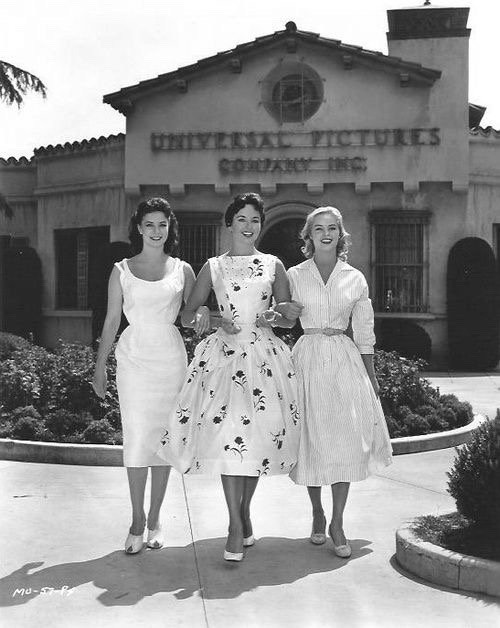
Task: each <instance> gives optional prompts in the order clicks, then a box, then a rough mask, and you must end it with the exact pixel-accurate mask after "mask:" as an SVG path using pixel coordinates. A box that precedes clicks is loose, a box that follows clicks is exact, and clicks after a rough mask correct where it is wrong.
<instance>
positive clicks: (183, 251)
mask: <svg viewBox="0 0 500 628" xmlns="http://www.w3.org/2000/svg"><path fill="white" fill-rule="evenodd" d="M218 234H219V227H218V226H217V225H196V224H182V223H181V224H180V225H179V238H180V243H179V255H180V257H181V259H183V260H185V261H186V262H188V263H189V264H191V266H192V267H193V270H194V272H195V273H196V274H198V273H199V272H200V270H201V268H202V267H203V265H204V264H205V262H206V261H207V260H208V258H209V257H214V255H217V250H218Z"/></svg>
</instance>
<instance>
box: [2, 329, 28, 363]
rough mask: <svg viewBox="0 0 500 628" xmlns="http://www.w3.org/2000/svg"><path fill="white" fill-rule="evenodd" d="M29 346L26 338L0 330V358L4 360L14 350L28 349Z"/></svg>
mask: <svg viewBox="0 0 500 628" xmlns="http://www.w3.org/2000/svg"><path fill="white" fill-rule="evenodd" d="M30 346H31V343H30V342H29V341H28V340H26V338H22V337H21V336H16V335H14V334H9V333H7V332H5V331H0V360H6V359H7V358H10V356H11V355H12V354H13V353H14V351H17V350H18V349H28V348H29V347H30Z"/></svg>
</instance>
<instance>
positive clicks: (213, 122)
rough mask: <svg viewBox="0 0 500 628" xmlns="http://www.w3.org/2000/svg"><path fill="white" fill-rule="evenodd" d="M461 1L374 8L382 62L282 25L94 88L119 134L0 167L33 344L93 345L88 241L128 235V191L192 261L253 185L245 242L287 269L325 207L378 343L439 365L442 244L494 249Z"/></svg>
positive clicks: (495, 219) (92, 249) (498, 234)
mask: <svg viewBox="0 0 500 628" xmlns="http://www.w3.org/2000/svg"><path fill="white" fill-rule="evenodd" d="M468 11H469V10H468V9H466V8H435V7H432V6H429V5H424V6H422V7H416V8H412V9H396V10H390V11H388V22H389V31H388V33H387V38H388V54H382V53H380V52H374V51H371V50H365V49H363V48H360V47H359V46H350V45H347V44H344V43H342V42H340V41H338V40H335V39H328V38H326V37H323V36H320V35H317V34H315V33H310V32H305V31H301V30H300V29H298V28H297V26H296V25H295V24H294V23H293V22H289V23H287V24H286V27H285V28H284V30H282V31H278V32H276V33H273V34H270V35H266V36H263V37H259V38H258V39H256V40H255V41H252V42H249V43H244V44H241V45H239V46H237V47H236V48H234V49H233V50H229V51H226V52H223V53H219V54H217V55H215V56H213V57H208V58H206V59H204V60H202V61H199V62H197V63H195V64H193V65H191V66H187V67H183V68H180V69H178V70H176V71H173V72H169V73H167V74H164V75H160V76H158V77H157V78H153V79H150V80H145V81H142V82H141V83H139V84H137V85H133V86H130V87H125V88H123V89H121V90H120V91H118V92H116V93H113V94H108V95H106V96H105V97H104V102H106V103H108V104H109V105H111V106H112V107H114V108H115V109H117V110H118V111H120V112H121V113H122V114H123V115H124V116H126V133H125V134H124V135H117V136H110V137H108V138H99V139H92V140H89V141H83V142H75V143H74V144H65V145H64V146H62V145H57V146H48V147H44V148H39V149H37V150H36V151H35V153H34V156H33V157H32V158H31V159H29V160H28V159H24V158H23V159H20V160H14V159H7V160H5V159H3V160H0V186H1V191H2V193H3V194H4V196H5V197H6V198H7V200H8V202H9V204H10V205H11V207H12V208H13V209H14V216H13V217H12V218H11V219H8V218H6V217H5V216H1V217H0V235H1V234H4V236H9V237H13V238H14V239H15V238H23V239H25V240H24V241H29V243H30V244H31V246H33V247H34V248H35V249H36V250H37V252H38V254H39V256H40V258H41V261H42V268H43V276H44V297H43V305H44V318H43V330H42V341H43V342H44V343H45V344H47V345H49V346H51V345H54V344H55V342H56V341H57V339H58V338H63V339H67V340H80V341H83V342H90V341H91V340H92V337H93V335H95V333H96V330H95V325H94V329H93V327H92V320H93V317H92V312H94V313H95V311H96V310H98V309H99V308H101V309H102V306H103V303H104V302H105V290H106V281H107V277H106V276H105V274H104V273H103V268H104V265H103V251H104V250H105V249H106V247H107V246H108V247H109V245H110V243H115V242H124V241H126V240H127V224H128V220H129V217H130V214H131V213H132V211H133V209H134V208H135V206H136V204H137V202H138V201H139V200H140V199H142V198H145V197H149V196H153V195H154V196H158V195H161V196H165V197H166V198H167V199H168V200H169V202H170V203H171V205H172V207H173V209H174V211H175V212H176V215H177V216H178V219H179V222H180V226H181V252H180V254H181V256H182V257H183V258H185V259H187V260H188V261H190V262H191V263H192V265H193V267H194V268H195V270H198V269H199V268H200V267H201V265H202V264H203V263H204V261H205V260H206V259H207V258H208V257H210V256H212V255H215V254H218V253H220V252H222V251H224V250H225V248H226V247H227V242H228V239H227V234H226V231H225V228H224V227H223V220H222V217H223V212H224V208H225V207H226V206H227V204H228V203H229V201H230V199H231V197H232V196H233V195H234V194H237V193H239V192H243V191H255V192H259V193H260V194H262V196H263V198H264V200H265V203H266V222H265V225H264V228H263V231H262V235H261V239H260V243H259V248H261V249H262V250H264V251H269V252H274V253H275V254H277V255H278V256H279V257H281V259H282V260H283V261H284V263H285V265H287V266H289V265H291V264H294V263H298V262H300V261H302V257H301V254H300V243H299V240H298V231H299V229H300V227H301V225H302V224H303V221H304V217H305V215H306V214H307V213H308V212H309V211H310V210H311V209H312V208H314V207H317V206H320V205H334V206H336V207H338V208H339V209H340V210H341V211H342V213H343V215H344V220H345V223H346V226H347V228H348V230H349V232H350V233H351V234H352V241H353V244H352V247H351V250H350V254H349V261H350V263H351V264H353V265H354V266H356V267H358V268H359V269H360V270H361V271H362V272H363V273H364V274H365V275H366V277H367V279H368V281H369V284H370V289H371V296H372V300H373V303H374V308H375V311H376V321H377V337H378V340H379V344H380V345H381V346H386V345H387V343H388V342H389V341H394V340H395V339H396V340H397V338H398V337H400V340H401V343H402V344H403V345H404V343H405V342H406V341H408V339H409V338H410V344H411V342H412V340H411V339H412V338H413V342H416V343H417V344H418V343H419V342H422V343H423V345H426V347H427V349H426V350H423V352H422V354H423V355H424V356H425V357H427V358H430V360H431V363H432V364H433V365H434V366H436V367H439V366H444V365H445V364H446V361H447V325H446V269H447V259H448V255H449V252H450V249H451V248H452V247H453V245H454V244H455V243H456V242H458V241H459V240H461V239H463V238H466V237H470V236H473V237H476V238H481V239H483V240H485V241H486V242H487V243H488V244H489V245H490V246H491V247H492V248H493V249H494V251H495V254H496V256H497V259H498V258H499V256H500V159H499V157H500V133H499V132H497V131H495V130H493V129H491V128H488V129H483V128H481V127H480V126H479V124H480V119H481V115H482V113H484V108H481V107H478V106H475V105H471V104H469V102H468V42H469V36H470V31H469V29H468V28H467V17H468ZM405 339H406V340H405ZM396 345H397V342H396ZM423 345H422V346H423Z"/></svg>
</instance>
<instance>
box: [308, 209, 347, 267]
mask: <svg viewBox="0 0 500 628" xmlns="http://www.w3.org/2000/svg"><path fill="white" fill-rule="evenodd" d="M319 214H333V215H334V216H335V218H336V219H337V226H338V228H339V241H338V243H337V257H338V259H341V260H342V261H345V260H346V259H347V251H348V249H349V245H350V244H351V236H350V234H349V233H347V231H346V230H345V227H344V220H343V218H342V214H341V213H340V212H339V210H338V209H337V208H336V207H330V206H326V207H317V208H316V209H314V210H313V211H312V212H311V213H310V214H308V216H307V218H306V224H305V225H304V227H303V228H302V231H301V232H300V237H301V239H302V240H303V241H304V246H303V247H302V248H301V251H302V253H303V254H304V257H307V259H309V258H311V257H312V256H313V255H314V244H313V242H312V239H311V231H312V226H313V223H314V219H315V218H316V216H318V215H319Z"/></svg>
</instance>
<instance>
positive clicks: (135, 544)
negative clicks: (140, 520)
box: [125, 532, 144, 554]
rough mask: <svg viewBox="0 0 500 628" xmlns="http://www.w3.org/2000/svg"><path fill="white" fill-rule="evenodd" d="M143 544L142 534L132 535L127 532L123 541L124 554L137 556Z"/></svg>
mask: <svg viewBox="0 0 500 628" xmlns="http://www.w3.org/2000/svg"><path fill="white" fill-rule="evenodd" d="M143 544H144V538H143V534H132V533H131V532H129V533H128V536H127V540H126V541H125V554H137V553H138V552H140V551H141V549H142V546H143Z"/></svg>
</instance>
